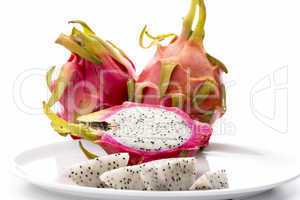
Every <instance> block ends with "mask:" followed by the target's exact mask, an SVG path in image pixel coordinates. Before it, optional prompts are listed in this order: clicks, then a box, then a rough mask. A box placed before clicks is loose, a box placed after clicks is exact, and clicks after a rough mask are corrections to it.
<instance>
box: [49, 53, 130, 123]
mask: <svg viewBox="0 0 300 200" xmlns="http://www.w3.org/2000/svg"><path fill="white" fill-rule="evenodd" d="M132 71H134V66H133V65H132ZM63 73H64V74H65V76H66V77H68V78H69V80H70V81H69V83H68V86H67V88H66V89H65V91H64V93H63V95H62V97H61V98H60V100H59V102H60V104H61V111H60V112H59V116H60V117H62V118H63V119H65V120H67V121H70V122H74V121H75V119H76V117H78V116H80V115H84V114H88V113H91V112H93V111H97V110H99V109H104V108H108V107H111V106H115V105H120V104H122V103H123V102H124V101H126V100H127V98H128V96H127V81H128V80H129V79H130V78H132V76H133V74H131V72H127V70H126V68H125V67H123V66H122V65H121V64H120V63H118V62H117V61H116V60H114V59H113V58H111V57H110V56H109V55H107V56H105V55H104V56H103V57H102V63H101V64H94V63H92V62H90V61H88V60H86V59H83V58H80V56H78V55H76V54H72V55H71V57H70V58H69V60H68V62H67V63H66V64H65V65H64V66H63ZM54 87H55V81H54V82H53V84H52V87H51V88H52V90H53V88H54Z"/></svg>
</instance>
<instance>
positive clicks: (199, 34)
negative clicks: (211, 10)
mask: <svg viewBox="0 0 300 200" xmlns="http://www.w3.org/2000/svg"><path fill="white" fill-rule="evenodd" d="M198 6H199V10H198V12H199V19H198V22H197V25H196V28H195V31H194V32H193V33H192V36H191V37H190V40H191V41H192V42H195V43H199V42H200V44H201V43H202V41H203V38H204V26H205V21H206V7H205V3H204V0H198Z"/></svg>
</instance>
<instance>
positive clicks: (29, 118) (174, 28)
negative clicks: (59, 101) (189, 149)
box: [0, 0, 300, 200]
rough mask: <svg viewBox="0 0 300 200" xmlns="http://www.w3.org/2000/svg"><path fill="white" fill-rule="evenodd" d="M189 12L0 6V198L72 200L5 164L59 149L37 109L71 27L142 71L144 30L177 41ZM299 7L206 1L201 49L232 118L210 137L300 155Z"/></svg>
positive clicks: (107, 0)
mask: <svg viewBox="0 0 300 200" xmlns="http://www.w3.org/2000/svg"><path fill="white" fill-rule="evenodd" d="M188 4H189V1H188V0H152V1H146V0H128V1H124V0H98V1H91V0H88V1H87V0H86V1H57V0H51V1H33V0H26V1H21V0H19V1H17V0H11V1H0V22H1V23H0V25H1V29H0V30H1V31H0V40H1V43H0V69H1V78H0V81H1V84H0V87H1V100H0V101H1V104H0V105H1V115H0V116H1V136H2V137H1V142H0V144H1V145H0V155H1V157H0V158H1V165H0V169H1V172H0V174H1V178H0V188H1V189H0V190H1V198H3V199H28V200H29V199H30V200H35V199H68V197H61V196H57V195H55V194H52V193H48V192H44V191H42V190H39V189H37V188H35V187H32V186H30V185H27V184H25V183H24V182H22V181H21V180H19V179H17V178H15V177H14V176H13V175H12V174H11V172H10V163H9V161H10V160H11V159H12V157H13V156H14V155H15V154H17V153H19V152H22V151H23V150H25V149H29V148H32V147H35V146H38V145H43V144H47V143H51V142H56V141H62V140H64V139H63V138H61V137H59V136H58V135H56V134H54V133H53V131H52V130H51V129H50V127H49V122H48V120H47V119H46V118H45V117H44V116H43V115H42V114H41V101H42V100H45V99H46V98H47V95H49V94H48V92H47V89H46V84H45V82H44V73H45V72H46V70H47V69H48V68H49V67H50V66H52V65H58V66H59V65H61V64H63V63H64V61H65V60H66V58H67V56H68V54H69V53H68V52H67V51H66V50H65V49H64V48H62V47H60V46H58V45H56V44H54V40H55V39H56V37H57V36H58V34H59V33H61V32H68V31H70V28H71V27H70V26H69V25H68V24H67V22H68V21H69V20H72V19H82V20H85V21H87V22H88V23H89V24H90V25H91V26H92V27H93V28H94V29H95V30H96V32H97V33H98V34H99V35H101V36H102V37H104V38H106V39H110V40H112V41H114V42H116V43H117V44H118V45H119V46H120V47H122V48H123V49H124V50H125V51H126V52H127V53H128V55H129V56H130V57H131V58H132V59H133V60H134V61H135V63H136V66H137V68H138V69H139V71H140V70H141V69H142V67H143V66H144V65H145V64H146V63H147V61H148V60H149V59H150V58H151V55H152V54H153V50H142V49H140V48H139V47H138V42H137V41H138V33H139V31H140V29H141V28H142V26H143V25H144V24H148V25H149V28H150V30H152V32H153V33H165V32H170V31H171V32H175V33H178V32H179V31H180V26H181V19H182V17H183V16H184V14H185V12H186V10H187V8H188ZM299 6H300V3H299V1H296V0H294V1H293V0H286V1H283V0H226V1H225V0H208V2H207V9H208V19H207V26H206V40H205V46H206V49H207V51H208V52H210V53H211V54H213V55H215V56H216V57H218V58H220V59H221V60H222V61H223V62H224V63H226V65H227V66H228V68H229V71H230V73H229V74H228V75H226V77H224V80H225V82H227V83H228V84H227V87H228V96H229V97H228V112H227V114H226V116H225V117H224V119H222V121H219V123H218V124H217V125H216V127H215V130H216V131H215V134H216V137H221V138H222V137H226V138H227V139H228V138H229V139H230V138H235V139H236V138H241V139H243V140H245V141H248V142H249V143H255V144H256V145H258V146H272V147H274V148H278V149H281V150H282V151H287V152H299V150H300V147H299V146H300V145H299V141H300V136H299V135H300V133H299V128H297V125H298V124H299V123H297V122H298V113H299V103H298V102H299V99H298V97H299V95H298V94H299V87H298V86H299V81H300V80H299V74H300V70H299V68H300V61H299V53H300V48H299V46H300V28H299V19H300V12H299V8H300V7H299ZM279 69H282V70H281V71H278V70H279ZM286 70H287V71H288V75H286V74H285V72H286ZM276 71H277V72H278V73H276ZM274 72H275V74H276V77H277V78H275V80H276V81H277V82H276V81H275V82H274V81H273V74H274ZM278 74H279V75H278ZM263 78H266V79H263ZM269 78H270V79H269ZM261 80H264V81H265V80H266V83H267V85H266V88H265V89H264V90H263V92H261V93H259V94H258V93H257V89H256V88H257V87H259V84H261V83H265V82H261ZM269 80H270V81H271V82H270V83H271V84H270V85H269V84H268V81H269ZM278 82H281V83H283V84H281V85H279V84H276V83H278ZM14 86H15V87H14ZM253 88H254V89H253ZM287 90H288V96H286V91H287ZM253 94H256V95H254V96H253ZM251 97H253V104H251V101H250V99H251ZM254 97H255V98H254ZM274 99H276V101H275V100H274ZM286 100H287V101H286ZM254 108H255V111H254V112H253V110H254ZM286 111H287V113H288V116H286V115H285V114H286ZM286 120H288V124H287V123H286ZM263 122H264V123H263ZM224 127H225V128H224ZM280 132H284V133H280ZM249 170H250V169H249ZM45 173H47V172H45ZM278 173H280V172H278ZM299 186H300V180H296V181H294V182H292V183H290V184H288V185H286V186H284V187H281V188H278V189H276V190H274V191H271V192H268V193H266V194H264V195H261V196H258V197H255V198H253V199H264V200H265V199H285V200H296V199H299V197H300V192H298V191H296V188H299Z"/></svg>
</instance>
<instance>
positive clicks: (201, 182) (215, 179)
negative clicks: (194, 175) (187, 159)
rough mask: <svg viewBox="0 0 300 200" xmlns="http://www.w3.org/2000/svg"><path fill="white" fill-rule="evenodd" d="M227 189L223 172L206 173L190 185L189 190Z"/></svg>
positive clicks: (227, 185) (226, 180) (224, 172)
mask: <svg viewBox="0 0 300 200" xmlns="http://www.w3.org/2000/svg"><path fill="white" fill-rule="evenodd" d="M228 187H229V184H228V178H227V175H226V171H225V170H219V171H216V172H207V173H205V174H204V175H202V176H201V177H200V178H198V179H197V181H196V182H195V183H194V184H193V185H192V187H191V188H190V190H215V189H226V188H228Z"/></svg>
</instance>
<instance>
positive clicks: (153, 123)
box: [105, 107, 192, 151]
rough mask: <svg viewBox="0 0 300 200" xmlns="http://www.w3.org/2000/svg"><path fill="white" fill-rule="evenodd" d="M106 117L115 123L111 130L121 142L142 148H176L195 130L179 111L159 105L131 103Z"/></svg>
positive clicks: (145, 149)
mask: <svg viewBox="0 0 300 200" xmlns="http://www.w3.org/2000/svg"><path fill="white" fill-rule="evenodd" d="M105 121H107V122H109V123H111V124H114V125H116V127H114V128H112V129H111V130H109V131H107V133H108V134H110V135H112V136H113V137H114V138H115V139H116V140H117V141H119V142H120V143H122V144H126V145H127V146H129V147H132V148H135V149H139V150H143V151H159V150H163V149H172V148H176V147H178V146H180V145H182V144H183V143H184V142H186V141H187V140H188V139H189V138H190V136H191V134H192V131H191V128H190V127H189V126H188V125H187V124H186V122H185V121H184V120H183V119H182V117H181V116H180V115H178V114H176V113H174V112H171V111H167V110H164V109H159V108H149V107H129V108H126V109H122V110H120V111H118V112H116V113H114V114H113V115H111V116H110V117H109V118H107V119H106V120H105Z"/></svg>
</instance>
